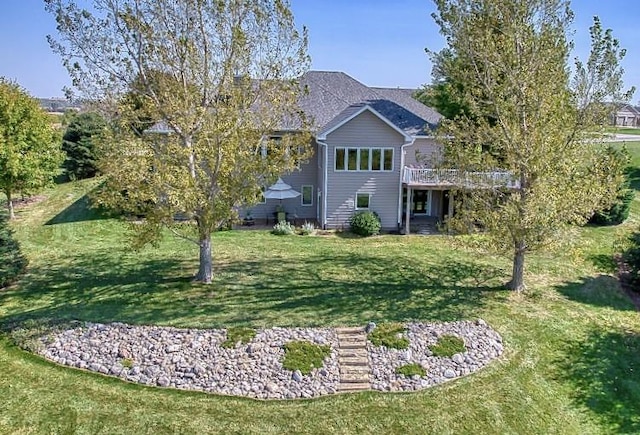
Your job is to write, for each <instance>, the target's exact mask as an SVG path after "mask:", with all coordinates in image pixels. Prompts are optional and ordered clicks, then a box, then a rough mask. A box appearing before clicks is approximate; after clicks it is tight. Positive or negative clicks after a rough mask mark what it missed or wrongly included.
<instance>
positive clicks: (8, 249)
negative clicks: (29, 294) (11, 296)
mask: <svg viewBox="0 0 640 435" xmlns="http://www.w3.org/2000/svg"><path fill="white" fill-rule="evenodd" d="M25 267H27V259H26V258H25V256H24V255H22V252H21V251H20V244H19V243H18V241H17V240H16V239H14V238H13V231H12V230H11V228H9V223H8V220H7V216H6V214H5V213H2V212H0V288H3V287H6V286H8V285H9V284H11V283H12V282H14V281H15V280H16V278H17V277H18V276H19V275H20V274H21V273H22V272H23V271H24V269H25Z"/></svg>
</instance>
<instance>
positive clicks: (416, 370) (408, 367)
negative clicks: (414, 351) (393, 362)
mask: <svg viewBox="0 0 640 435" xmlns="http://www.w3.org/2000/svg"><path fill="white" fill-rule="evenodd" d="M396 374H398V375H404V376H406V377H408V378H409V377H411V376H416V375H417V376H420V377H422V376H426V374H427V371H426V370H425V369H424V367H422V366H421V365H420V364H417V363H411V364H405V365H403V366H400V367H398V368H397V369H396Z"/></svg>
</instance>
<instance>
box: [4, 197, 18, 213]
mask: <svg viewBox="0 0 640 435" xmlns="http://www.w3.org/2000/svg"><path fill="white" fill-rule="evenodd" d="M4 193H5V195H7V208H8V209H9V219H15V218H16V214H15V212H14V211H13V199H12V198H11V191H10V190H7V191H5V192H4Z"/></svg>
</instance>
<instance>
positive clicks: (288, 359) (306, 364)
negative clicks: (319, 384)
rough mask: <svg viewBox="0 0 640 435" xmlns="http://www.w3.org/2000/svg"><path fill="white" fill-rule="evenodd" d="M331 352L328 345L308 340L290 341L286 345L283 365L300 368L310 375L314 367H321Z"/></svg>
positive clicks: (295, 368)
mask: <svg viewBox="0 0 640 435" xmlns="http://www.w3.org/2000/svg"><path fill="white" fill-rule="evenodd" d="M330 354H331V348H330V347H329V346H326V345H319V344H313V343H310V342H308V341H290V342H288V343H285V345H284V361H282V367H284V368H285V369H287V370H291V371H295V370H300V372H301V373H302V374H303V375H308V374H309V373H311V370H312V369H314V368H320V367H322V365H323V364H324V359H325V358H327V357H328V356H329V355H330Z"/></svg>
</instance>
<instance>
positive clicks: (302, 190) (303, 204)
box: [300, 184, 313, 207]
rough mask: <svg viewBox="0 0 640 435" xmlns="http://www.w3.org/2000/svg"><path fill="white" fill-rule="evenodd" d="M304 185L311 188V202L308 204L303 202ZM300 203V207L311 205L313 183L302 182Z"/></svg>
mask: <svg viewBox="0 0 640 435" xmlns="http://www.w3.org/2000/svg"><path fill="white" fill-rule="evenodd" d="M305 187H310V188H311V203H310V204H305V203H304V188H305ZM300 205H302V207H313V184H303V185H302V186H301V188H300Z"/></svg>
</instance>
